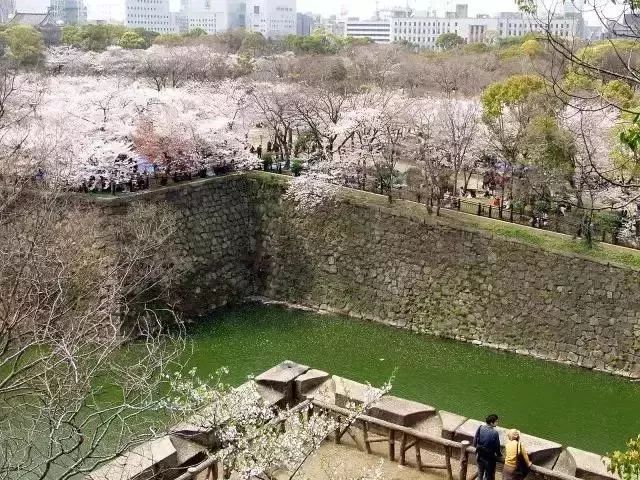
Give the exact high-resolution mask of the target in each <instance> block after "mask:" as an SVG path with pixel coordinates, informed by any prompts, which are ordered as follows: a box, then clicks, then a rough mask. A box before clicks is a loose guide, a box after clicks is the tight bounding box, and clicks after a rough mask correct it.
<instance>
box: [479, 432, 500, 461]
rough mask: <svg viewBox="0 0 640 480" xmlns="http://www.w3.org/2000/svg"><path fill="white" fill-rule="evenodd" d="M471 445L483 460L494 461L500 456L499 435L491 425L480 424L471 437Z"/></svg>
mask: <svg viewBox="0 0 640 480" xmlns="http://www.w3.org/2000/svg"><path fill="white" fill-rule="evenodd" d="M473 446H474V447H476V452H477V454H478V456H479V457H481V458H483V459H485V460H492V461H495V460H497V459H498V458H500V457H501V456H502V452H501V451H500V436H499V435H498V431H497V430H496V429H495V428H494V427H492V426H491V425H480V428H478V431H477V432H476V436H475V437H474V438H473Z"/></svg>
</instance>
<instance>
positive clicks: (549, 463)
mask: <svg viewBox="0 0 640 480" xmlns="http://www.w3.org/2000/svg"><path fill="white" fill-rule="evenodd" d="M520 441H521V442H522V444H523V445H524V447H525V449H526V450H527V453H528V454H529V459H530V460H531V461H532V462H533V463H535V464H536V465H539V466H541V467H545V468H553V466H554V465H555V464H556V462H557V460H558V457H559V456H560V454H561V453H562V445H560V444H559V443H556V442H552V441H549V440H545V439H544V438H539V437H534V436H532V435H527V434H525V433H521V434H520Z"/></svg>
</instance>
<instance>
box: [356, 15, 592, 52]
mask: <svg viewBox="0 0 640 480" xmlns="http://www.w3.org/2000/svg"><path fill="white" fill-rule="evenodd" d="M391 13H392V14H391V16H390V17H388V18H385V19H377V20H369V21H365V20H358V21H349V20H347V24H346V28H345V35H347V36H353V37H356V38H358V37H359V38H362V37H368V38H370V39H371V40H373V41H374V42H376V43H389V42H403V41H405V42H409V43H412V44H414V45H417V46H419V47H421V48H431V49H433V48H436V42H437V40H438V37H439V36H440V35H442V34H444V33H454V34H456V35H458V36H459V37H461V38H462V39H463V40H464V41H465V43H491V42H493V41H495V40H496V39H497V38H506V37H516V36H522V35H526V34H528V33H543V26H542V25H540V23H539V22H538V21H536V20H535V19H533V18H530V17H528V16H526V15H524V14H523V13H521V12H506V13H501V14H499V15H497V16H493V17H490V16H488V15H478V16H477V17H469V16H468V8H467V5H466V4H458V5H456V9H455V11H450V12H447V13H446V14H445V16H444V17H438V16H436V15H429V14H427V13H415V12H412V11H410V10H406V11H400V10H398V11H392V12H391ZM549 28H550V31H551V34H552V35H555V36H557V37H559V38H567V39H572V38H579V37H583V36H584V32H585V29H584V21H583V18H582V15H580V14H579V13H575V12H568V13H565V15H561V16H555V17H553V18H552V19H551V20H550V22H549Z"/></svg>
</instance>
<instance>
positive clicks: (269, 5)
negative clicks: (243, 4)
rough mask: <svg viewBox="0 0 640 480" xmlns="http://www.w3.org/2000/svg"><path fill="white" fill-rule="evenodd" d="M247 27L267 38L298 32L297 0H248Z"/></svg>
mask: <svg viewBox="0 0 640 480" xmlns="http://www.w3.org/2000/svg"><path fill="white" fill-rule="evenodd" d="M245 20H246V28H247V30H249V31H252V32H260V33H261V34H262V35H263V36H264V37H265V38H278V37H284V36H287V35H295V34H296V21H297V10H296V0H247V13H246V17H245Z"/></svg>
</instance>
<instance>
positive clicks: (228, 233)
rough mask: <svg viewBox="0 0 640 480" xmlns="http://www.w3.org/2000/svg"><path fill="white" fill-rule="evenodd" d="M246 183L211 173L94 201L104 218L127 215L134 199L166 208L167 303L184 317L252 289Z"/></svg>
mask: <svg viewBox="0 0 640 480" xmlns="http://www.w3.org/2000/svg"><path fill="white" fill-rule="evenodd" d="M249 186H250V185H249V183H248V182H247V181H246V179H244V178H242V177H239V176H230V177H224V178H211V179H205V180H199V181H195V182H189V183H184V184H177V185H174V186H171V187H165V188H162V189H159V190H155V191H151V192H145V193H141V194H139V195H132V196H127V197H116V198H103V199H97V200H96V203H97V204H98V205H99V206H100V207H102V209H103V213H104V214H105V216H106V217H107V218H108V217H110V216H113V215H118V216H122V215H127V214H128V213H130V211H131V209H133V208H134V207H135V205H136V204H137V203H145V202H148V203H155V204H158V205H161V206H162V208H163V209H166V210H167V212H168V213H169V218H171V219H172V223H173V224H174V228H175V234H174V235H173V241H172V244H170V245H167V246H166V255H167V257H168V258H170V259H171V263H172V264H173V265H174V270H172V272H171V274H170V278H169V279H168V281H169V282H170V287H169V292H168V294H169V298H170V302H171V304H172V306H173V307H174V308H175V309H176V310H177V311H179V312H181V313H183V314H184V315H185V316H186V317H187V318H189V317H194V316H199V315H204V314H206V313H208V312H210V311H211V310H213V309H214V308H216V307H220V306H222V305H226V304H228V303H231V302H240V301H243V300H244V299H245V298H246V297H247V296H249V295H252V294H254V293H256V292H255V290H254V281H253V273H252V272H253V259H254V254H253V252H254V238H255V222H254V219H255V216H254V213H253V208H252V206H251V203H250V202H249ZM107 223H109V222H107Z"/></svg>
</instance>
